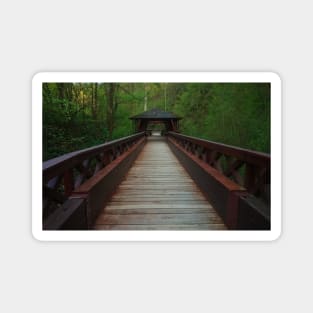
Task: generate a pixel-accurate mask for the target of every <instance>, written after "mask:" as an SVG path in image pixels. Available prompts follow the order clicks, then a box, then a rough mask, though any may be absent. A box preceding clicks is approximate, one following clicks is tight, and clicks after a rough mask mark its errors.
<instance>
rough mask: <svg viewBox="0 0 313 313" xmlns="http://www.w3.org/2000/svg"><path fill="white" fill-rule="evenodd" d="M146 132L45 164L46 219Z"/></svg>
mask: <svg viewBox="0 0 313 313" xmlns="http://www.w3.org/2000/svg"><path fill="white" fill-rule="evenodd" d="M144 135H145V133H144V132H141V133H137V134H135V135H131V136H128V137H124V138H121V139H118V140H114V141H110V142H107V143H104V144H101V145H99V146H95V147H91V148H88V149H84V150H79V151H75V152H72V153H68V154H65V155H62V156H60V157H57V158H54V159H51V160H48V161H46V162H44V163H43V218H46V217H47V216H49V215H50V214H51V213H52V212H53V211H55V210H56V209H57V208H59V207H60V206H62V205H63V204H64V203H65V201H66V200H67V199H68V197H69V196H70V195H71V194H72V193H73V191H75V189H77V188H78V187H79V186H80V185H82V184H83V183H84V182H85V181H86V180H88V179H90V178H91V177H93V176H94V175H95V174H96V173H97V172H99V171H100V170H101V169H102V168H104V167H106V166H107V165H108V164H110V163H111V162H112V161H113V160H115V159H116V158H118V157H119V156H120V155H122V154H123V153H125V152H126V151H128V150H129V149H130V148H131V147H132V146H133V145H134V144H136V143H137V142H138V141H139V140H140V139H141V138H142V137H144Z"/></svg>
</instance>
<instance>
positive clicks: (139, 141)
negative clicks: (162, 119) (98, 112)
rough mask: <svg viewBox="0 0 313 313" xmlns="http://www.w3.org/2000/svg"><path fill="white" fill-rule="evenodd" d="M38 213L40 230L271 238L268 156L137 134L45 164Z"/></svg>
mask: <svg viewBox="0 0 313 313" xmlns="http://www.w3.org/2000/svg"><path fill="white" fill-rule="evenodd" d="M169 125H170V124H169ZM42 212H43V214H42V217H43V229H44V230H58V229H66V230H67V229H77V230H78V229H80V230H92V229H96V230H225V229H226V230H227V229H241V230H257V229H264V230H268V229H270V156H269V155H267V154H263V153H259V152H255V151H250V150H246V149H241V148H237V147H232V146H228V145H224V144H220V143H216V142H211V141H207V140H203V139H199V138H194V137H190V136H185V135H183V134H180V133H178V132H176V131H171V130H168V129H167V131H166V134H165V136H149V134H148V133H147V132H146V131H142V132H137V133H136V134H134V135H132V136H129V137H125V138H121V139H118V140H115V141H111V142H107V143H104V144H102V145H99V146H95V147H92V148H89V149H85V150H80V151H75V152H72V153H69V154H66V155H63V156H60V157H58V158H55V159H52V160H49V161H46V162H44V163H43V211H42Z"/></svg>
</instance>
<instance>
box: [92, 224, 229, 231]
mask: <svg viewBox="0 0 313 313" xmlns="http://www.w3.org/2000/svg"><path fill="white" fill-rule="evenodd" d="M95 230H178V231H179V230H184V231H185V230H204V231H208V230H226V228H225V225H224V224H191V225H95Z"/></svg>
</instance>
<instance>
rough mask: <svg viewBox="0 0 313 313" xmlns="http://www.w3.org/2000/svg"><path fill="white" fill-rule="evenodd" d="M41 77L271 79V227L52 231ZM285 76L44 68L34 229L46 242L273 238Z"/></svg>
mask: <svg viewBox="0 0 313 313" xmlns="http://www.w3.org/2000/svg"><path fill="white" fill-rule="evenodd" d="M43 82H86V83H87V82H125V83H127V82H182V83H183V82H184V83H189V82H190V83H191V82H207V83H211V82H216V83H222V82H236V83H237V82H238V83H239V82H269V83H271V230H269V231H257V230H255V231H240V230H225V231H221V230H218V231H217V230H215V231H214V230H212V231H209V230H204V231H162V230H158V231H152V230H151V231H150V230H149V231H99V230H86V231H62V230H59V231H48V230H42V222H41V221H42V83H43ZM281 127H282V122H281V79H280V77H279V76H278V75H277V74H276V73H272V72H44V73H37V74H36V75H35V76H34V77H33V80H32V233H33V236H34V237H35V238H36V239H38V240H43V241H264V240H266V241H270V240H275V239H277V238H279V236H280V234H281V210H282V208H281V205H282V203H281V198H282V197H281V190H282V189H281V151H282V147H281V142H282V140H281Z"/></svg>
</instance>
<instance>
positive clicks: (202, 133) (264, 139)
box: [43, 83, 270, 160]
mask: <svg viewBox="0 0 313 313" xmlns="http://www.w3.org/2000/svg"><path fill="white" fill-rule="evenodd" d="M111 85H112V84H111ZM108 87H109V84H99V83H98V84H94V83H84V84H83V83H46V84H43V159H44V160H47V159H50V158H53V157H56V156H58V155H62V154H64V153H68V152H71V151H75V150H78V149H83V148H86V147H90V146H93V145H97V144H100V143H103V142H105V141H108V140H112V139H117V138H120V137H124V136H128V135H130V134H132V133H133V132H134V129H133V126H132V123H131V121H130V120H129V117H130V116H132V115H135V114H138V113H141V112H142V111H144V105H145V103H146V104H147V109H148V110H149V109H151V108H154V107H158V108H160V109H162V110H167V111H172V112H174V113H176V114H177V115H179V116H181V117H183V119H182V120H181V122H180V127H181V128H180V131H181V132H182V133H184V134H187V135H191V136H195V137H200V138H204V139H208V140H212V141H217V142H222V143H226V144H230V145H235V146H240V147H244V148H248V149H253V150H258V151H263V152H270V85H269V84H265V83H264V84H261V83H211V84H208V83H149V84H148V83H146V84H144V83H123V84H115V86H114V88H111V89H110V88H108ZM110 90H111V91H110ZM109 91H110V92H111V94H110V97H108V92H109ZM112 93H113V94H112ZM145 99H146V100H145ZM150 128H151V129H159V128H160V127H159V126H157V125H152V126H151V127H150Z"/></svg>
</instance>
